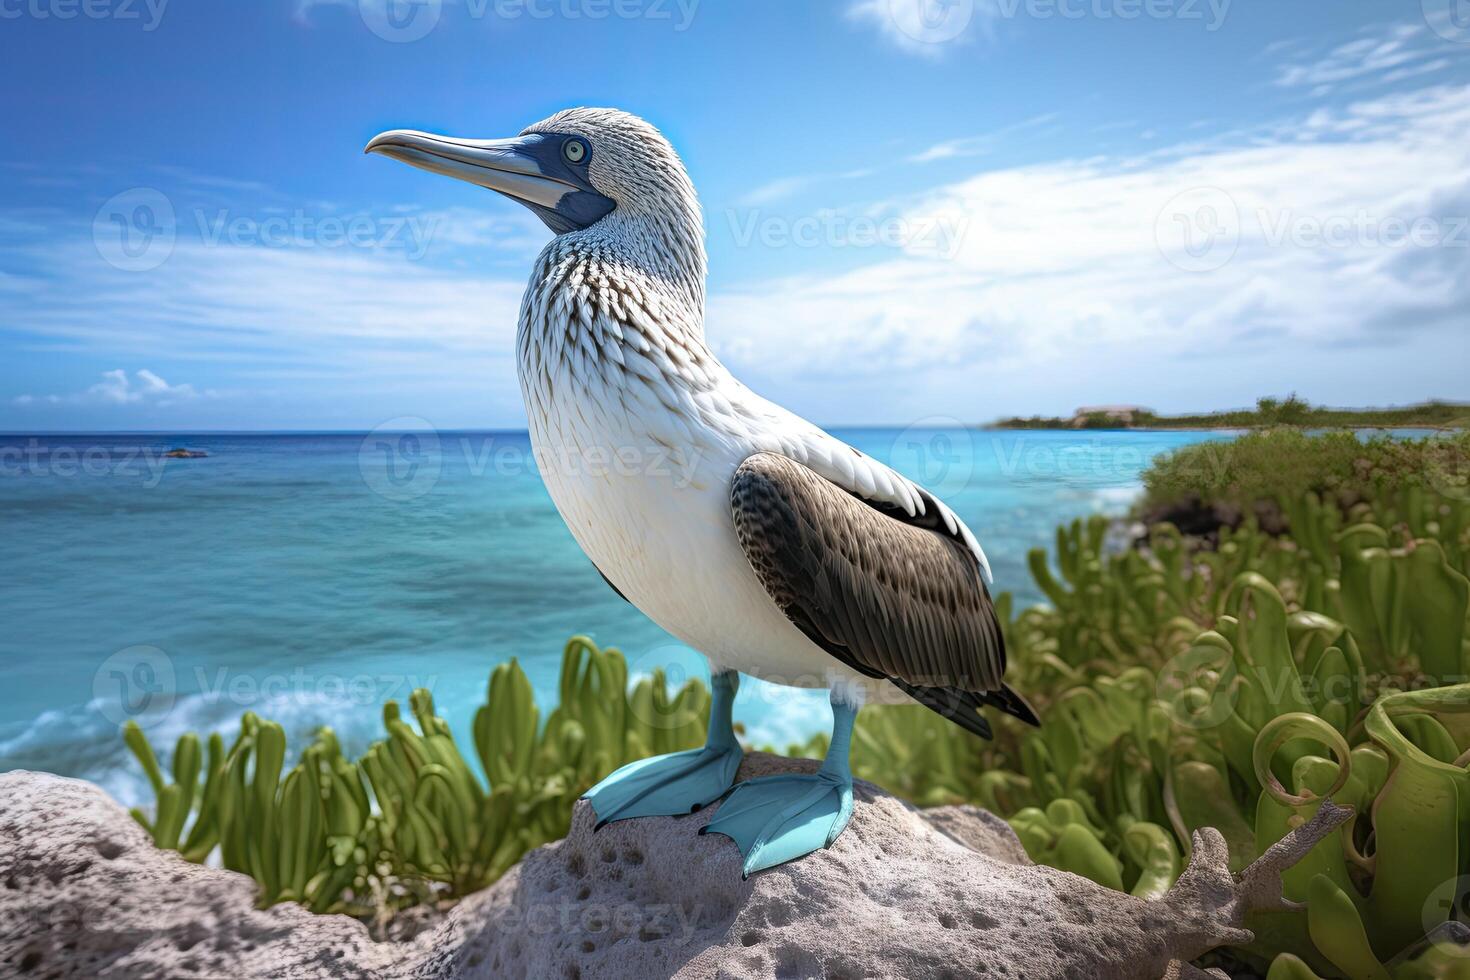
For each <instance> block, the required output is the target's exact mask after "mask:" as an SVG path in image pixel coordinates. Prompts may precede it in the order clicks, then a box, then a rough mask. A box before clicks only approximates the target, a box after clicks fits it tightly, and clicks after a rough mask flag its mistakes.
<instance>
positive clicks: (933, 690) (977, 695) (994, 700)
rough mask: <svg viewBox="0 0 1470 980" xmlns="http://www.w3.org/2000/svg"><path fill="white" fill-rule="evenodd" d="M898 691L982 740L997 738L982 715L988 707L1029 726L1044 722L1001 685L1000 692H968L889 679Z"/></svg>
mask: <svg viewBox="0 0 1470 980" xmlns="http://www.w3.org/2000/svg"><path fill="white" fill-rule="evenodd" d="M889 680H891V681H892V682H893V683H894V684H896V685H897V686H898V688H899V689H900V690H901V691H903V693H905V694H907V695H908V696H909V697H911V698H913V699H914V700H915V701H917V702H919V703H920V704H922V705H923V706H924V707H926V708H928V709H929V710H930V711H933V712H935V713H936V714H940V715H943V716H944V717H945V718H948V719H949V720H950V721H952V722H954V723H955V724H956V725H959V726H960V727H961V728H963V729H964V730H965V731H967V732H971V733H972V734H975V735H979V736H980V737H981V738H983V739H991V738H994V737H995V734H994V732H993V731H992V730H991V728H990V722H989V720H987V719H986V717H985V715H984V713H982V712H981V710H980V708H981V707H982V706H989V707H992V708H995V709H997V710H999V711H1003V712H1005V713H1006V714H1008V715H1012V716H1013V717H1016V718H1019V719H1021V720H1022V721H1024V722H1025V723H1026V724H1028V725H1035V726H1037V727H1040V726H1041V720H1040V719H1039V718H1037V717H1036V712H1035V711H1034V710H1032V708H1031V705H1029V704H1027V703H1026V699H1025V698H1023V697H1021V695H1019V694H1017V693H1016V692H1015V691H1013V690H1011V689H1010V688H1009V687H1007V686H1006V685H1004V684H1002V685H1001V686H1000V690H998V691H980V692H977V691H965V690H962V689H960V688H957V687H923V686H921V685H918V684H909V683H907V682H906V681H903V680H900V679H899V678H896V677H891V678H889Z"/></svg>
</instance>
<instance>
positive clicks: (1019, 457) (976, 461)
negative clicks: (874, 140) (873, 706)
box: [0, 427, 1232, 803]
mask: <svg viewBox="0 0 1470 980" xmlns="http://www.w3.org/2000/svg"><path fill="white" fill-rule="evenodd" d="M833 431H834V432H835V434H837V435H838V436H840V437H841V438H843V439H845V440H846V441H848V442H849V443H851V444H852V445H854V446H856V447H857V448H859V449H861V450H862V451H863V452H865V453H868V454H870V455H872V456H874V457H876V458H879V459H882V460H884V461H886V462H888V463H890V464H891V465H893V466H895V467H896V468H897V469H899V470H900V471H902V472H904V473H905V474H907V475H908V476H910V477H912V478H913V479H915V480H918V481H919V482H921V483H923V484H925V485H926V486H928V487H930V488H931V489H932V490H934V491H935V492H936V493H937V494H938V495H939V496H941V497H942V498H944V499H945V500H946V501H947V502H948V503H949V504H950V505H951V506H952V507H954V509H955V510H956V511H958V512H959V514H960V515H961V516H962V517H963V518H964V520H965V521H966V522H967V523H968V524H969V525H970V527H971V528H972V529H973V530H974V531H975V533H976V534H977V536H978V537H979V538H980V541H981V543H982V544H983V545H984V547H985V549H986V552H987V554H988V555H989V557H990V560H991V565H992V567H993V569H994V573H995V586H994V588H995V590H996V591H1011V592H1014V593H1015V594H1016V597H1017V599H1018V601H1019V602H1020V603H1023V604H1025V603H1032V602H1039V601H1040V596H1039V594H1038V593H1037V592H1036V590H1035V587H1034V585H1033V583H1032V581H1031V577H1030V574H1029V573H1028V572H1027V569H1026V553H1027V551H1028V550H1029V549H1031V548H1034V547H1038V546H1047V545H1049V544H1050V543H1051V541H1052V540H1053V533H1054V530H1055V528H1056V526H1057V525H1058V524H1060V523H1063V522H1065V521H1068V520H1071V519H1072V518H1074V517H1078V516H1082V515H1087V514H1094V513H1097V514H1106V515H1121V514H1123V513H1125V512H1126V510H1127V508H1128V506H1129V503H1130V502H1131V501H1132V499H1133V498H1134V496H1135V495H1136V494H1137V492H1138V491H1139V489H1140V484H1139V474H1140V472H1141V471H1142V470H1143V469H1144V467H1145V466H1146V465H1147V463H1148V461H1149V460H1150V459H1151V458H1153V457H1154V456H1155V455H1157V454H1158V453H1161V452H1165V451H1168V450H1170V449H1173V448H1175V447H1178V446H1181V445H1186V444H1189V443H1194V442H1199V441H1202V440H1209V439H1228V438H1231V437H1232V434H1231V433H1224V432H1122V431H1061V432H1059V431H1036V432H1031V431H1025V432H1021V431H1005V432H1001V431H988V430H975V429H960V428H932V429H931V428H922V427H916V428H908V429H902V430H900V429H856V428H853V429H835V430H833ZM176 447H184V448H188V449H193V450H198V451H202V452H204V453H207V454H208V455H207V456H206V457H204V458H196V459H170V458H166V457H165V456H164V454H165V453H166V452H167V451H169V450H171V449H173V448H176ZM0 529H3V532H4V539H5V553H6V561H5V565H4V570H3V572H0V623H3V628H0V670H3V681H0V770H6V769H14V768H29V769H42V770H48V771H52V772H57V773H62V774H65V775H75V776H85V777H87V778H90V779H93V780H96V781H98V782H100V783H101V784H102V785H103V786H104V787H106V788H107V789H108V790H109V791H110V792H112V793H113V794H114V795H115V796H117V797H118V798H119V799H121V800H122V801H124V802H126V803H134V802H138V801H139V800H142V799H144V798H146V796H147V793H146V786H145V783H144V781H143V779H142V776H141V773H140V772H139V771H138V769H137V767H136V765H135V764H134V763H133V761H132V759H131V757H130V756H129V755H128V754H127V753H126V751H125V750H124V748H123V746H122V742H121V739H120V737H119V726H120V724H121V723H122V722H123V721H125V720H127V719H128V718H133V719H135V720H137V721H139V722H140V723H141V724H144V725H145V727H146V728H147V730H148V732H149V735H150V737H151V738H152V739H153V741H154V744H155V746H157V747H159V748H160V749H162V750H165V751H166V750H167V749H168V748H169V747H171V746H172V743H173V740H174V739H175V738H176V737H177V736H178V735H179V734H180V733H181V732H184V731H189V730H193V731H200V732H205V731H212V730H219V731H222V732H226V733H231V732H233V730H234V729H235V726H236V723H237V719H238V718H239V716H240V714H241V713H242V712H243V711H246V710H253V711H255V712H257V713H259V714H261V715H263V716H265V717H271V718H274V719H276V720H278V721H280V722H281V723H282V724H284V725H285V726H286V729H287V732H288V735H289V736H290V738H291V740H292V741H291V745H292V749H293V752H294V750H295V749H296V748H299V747H300V746H302V745H304V744H305V742H306V741H307V740H308V739H309V737H310V733H311V732H312V730H313V729H314V728H315V727H316V726H319V725H322V724H330V725H331V726H333V727H334V728H335V729H336V731H337V732H338V734H339V735H340V736H341V737H342V739H343V741H344V744H345V745H346V747H347V749H348V750H349V751H351V752H353V753H356V752H358V751H360V750H361V749H362V748H363V747H364V746H365V745H366V744H367V743H368V741H370V740H371V739H372V738H375V737H377V736H378V735H379V733H380V732H381V723H380V720H379V717H380V712H379V709H380V706H381V704H382V702H383V701H384V700H387V699H389V698H397V699H399V700H405V699H406V698H407V695H408V693H409V691H410V690H412V689H413V688H414V687H427V688H429V689H430V690H431V692H432V693H433V695H434V698H435V701H436V704H437V707H438V711H439V713H440V714H441V715H443V716H444V717H446V718H447V719H448V720H449V721H450V723H451V725H452V726H453V728H454V729H455V731H456V734H457V737H459V738H460V739H461V740H462V743H463V740H465V739H466V735H467V729H468V726H469V722H470V718H471V716H472V714H473V711H474V707H475V706H476V705H478V704H479V703H481V701H482V700H483V698H484V696H485V695H484V692H485V685H486V681H487V679H488V677H489V674H490V670H491V668H492V667H493V666H494V665H495V664H497V663H499V662H501V661H503V660H507V659H509V658H511V657H517V658H519V660H520V663H521V664H522V665H523V666H524V667H525V669H526V671H527V673H528V674H529V676H530V677H531V680H532V682H533V684H534V685H535V688H536V691H537V697H538V699H539V700H540V701H541V703H542V705H543V710H546V709H547V708H549V707H550V706H551V705H552V704H553V703H554V700H555V685H556V677H557V671H558V667H559V664H560V659H561V650H562V646H563V644H564V643H565V641H566V639H567V638H568V637H569V636H571V635H573V634H575V633H586V634H588V635H590V636H591V637H592V638H593V639H594V640H596V641H597V642H598V643H599V644H603V645H612V646H617V647H619V648H620V649H622V650H623V651H624V653H625V654H626V655H627V657H628V659H629V663H630V668H631V669H632V670H633V671H634V672H647V671H649V670H651V669H653V667H655V666H662V667H664V668H665V669H666V670H668V671H669V673H670V675H671V676H672V677H673V678H674V679H675V680H681V679H682V678H683V677H685V676H703V675H704V669H705V668H704V662H703V659H702V658H701V657H699V656H698V655H697V654H695V653H693V652H692V651H690V650H689V649H688V648H685V647H683V646H682V645H680V644H679V643H678V642H677V641H675V640H674V639H673V638H672V637H670V636H669V635H668V634H666V633H664V632H663V631H662V630H660V629H659V628H658V627H656V626H655V625H653V624H652V623H651V622H649V621H648V620H647V619H645V618H644V617H643V616H642V615H641V614H640V613H639V612H638V611H637V610H636V609H634V608H633V607H632V606H630V605H628V604H627V603H625V602H624V601H623V600H621V599H620V598H618V596H617V595H616V594H614V593H613V591H612V590H611V589H609V588H608V587H607V585H606V584H604V582H603V581H602V579H601V578H600V577H599V576H598V574H597V572H596V571H595V570H594V569H593V567H592V565H591V564H590V563H589V562H588V560H587V559H586V558H585V557H584V556H583V555H582V553H581V551H580V550H579V549H578V547H577V545H576V543H575V542H574V541H573V540H572V537H571V535H570V534H569V533H568V531H567V530H566V528H565V527H564V526H563V524H562V522H561V519H560V517H559V516H558V515H557V513H556V511H555V509H554V508H553V506H552V504H551V500H550V498H549V497H548V496H547V494H546V491H545V489H544V487H543V486H542V484H541V480H540V479H539V477H538V476H537V473H536V469H535V465H534V460H533V459H532V456H531V453H530V445H529V442H528V441H527V438H526V435H525V433H524V432H430V431H423V432H401V431H395V432H383V431H375V432H372V433H319V434H302V433H291V434H218V433H214V434H210V433H200V434H191V433H161V434H160V433H151V434H137V435H129V434H107V435H76V434H68V435H36V436H30V435H3V436H0ZM736 712H737V718H738V720H740V721H742V722H743V723H744V724H745V726H746V730H747V734H748V737H749V738H750V739H751V740H752V741H754V742H757V743H774V744H778V745H784V744H786V743H787V742H788V741H791V740H795V739H798V738H805V737H806V736H807V735H809V734H811V733H812V732H814V731H817V730H819V729H821V728H822V727H823V726H825V725H826V724H828V722H829V719H830V714H829V712H828V709H827V706H826V702H825V697H824V695H821V694H814V693H811V692H794V691H789V690H786V689H774V688H765V687H764V686H763V685H759V684H753V683H750V682H747V683H746V684H745V685H743V686H742V689H741V700H740V702H739V703H738V704H737V708H736ZM466 752H467V754H468V753H469V750H468V748H466Z"/></svg>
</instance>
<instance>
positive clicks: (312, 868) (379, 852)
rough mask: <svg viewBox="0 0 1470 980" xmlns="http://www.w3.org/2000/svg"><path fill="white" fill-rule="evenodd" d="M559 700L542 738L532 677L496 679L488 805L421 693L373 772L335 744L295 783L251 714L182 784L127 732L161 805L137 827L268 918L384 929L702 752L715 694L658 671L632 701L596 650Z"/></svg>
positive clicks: (182, 769) (575, 664) (182, 752)
mask: <svg viewBox="0 0 1470 980" xmlns="http://www.w3.org/2000/svg"><path fill="white" fill-rule="evenodd" d="M560 695H561V698H560V703H559V705H558V707H557V708H556V709H555V710H554V711H552V713H551V715H550V717H548V718H547V719H546V723H545V724H544V725H543V724H541V722H540V718H539V712H538V709H537V708H536V704H535V702H534V700H533V697H532V691H531V683H530V681H529V680H527V679H526V675H525V673H524V672H523V671H522V670H521V668H520V665H519V664H517V663H516V662H515V661H514V660H512V661H511V662H510V663H508V664H501V665H500V666H498V667H496V668H495V671H494V672H493V673H492V674H491V676H490V686H489V691H488V698H487V701H486V703H485V704H484V705H483V706H481V707H480V709H479V710H478V711H477V712H476V713H475V720H474V742H475V745H474V749H475V753H476V755H477V756H478V758H479V761H480V766H481V768H482V770H483V771H484V772H485V773H486V774H487V775H488V776H489V779H490V788H489V789H486V788H485V787H484V786H483V785H481V783H480V781H479V779H478V778H477V777H476V776H475V774H474V772H473V771H472V770H471V768H470V765H469V763H468V762H467V761H466V760H465V758H464V756H463V755H461V753H460V750H459V747H458V746H457V745H456V744H455V742H454V738H453V737H452V736H451V735H450V732H449V726H448V725H447V724H446V723H445V721H444V719H442V718H439V717H436V716H435V714H434V703H433V701H432V699H431V698H430V697H429V693H428V692H427V691H423V690H419V691H415V692H414V693H413V695H412V696H411V697H410V698H409V703H410V707H411V711H412V714H413V716H414V719H415V720H416V721H417V722H418V729H417V730H415V729H414V727H413V726H412V725H411V724H410V723H409V722H408V721H407V720H405V719H404V718H403V717H402V715H401V713H400V711H399V706H398V704H397V703H396V702H393V701H390V702H388V703H387V704H386V705H384V707H383V727H384V728H385V729H386V731H387V737H386V738H385V739H383V740H382V741H378V742H374V743H373V744H372V745H371V747H369V749H368V750H367V752H365V753H364V754H363V756H362V757H361V758H359V759H358V760H356V761H355V762H354V761H351V760H349V759H347V758H345V757H344V756H343V754H342V752H341V749H340V747H339V746H338V743H337V738H336V736H335V735H334V734H333V733H332V731H331V729H325V728H324V729H322V730H321V731H319V732H318V734H317V736H316V740H315V741H314V742H313V743H312V744H311V745H309V746H307V748H306V749H305V751H303V752H302V753H301V760H300V762H298V763H297V765H296V766H295V767H294V768H292V769H290V770H289V771H286V772H284V773H283V772H282V770H283V766H284V763H285V757H286V735H285V732H284V731H283V730H282V729H281V726H280V725H278V724H276V723H275V722H271V721H265V720H262V719H260V718H258V717H256V715H255V714H254V713H252V712H247V713H246V714H245V716H244V717H243V718H242V719H241V722H240V734H239V737H238V738H237V739H236V740H235V742H234V744H233V745H232V746H231V747H230V748H229V749H228V750H226V749H225V746H224V742H223V740H222V739H221V738H220V736H219V735H218V734H215V735H211V736H210V738H209V758H208V763H207V765H203V764H201V760H200V746H199V739H198V737H197V736H195V735H193V734H186V735H184V736H182V737H181V738H180V739H179V741H178V744H177V745H176V746H175V747H174V754H173V764H172V779H171V780H165V778H164V775H163V771H162V769H161V768H160V766H159V764H158V762H157V759H156V757H155V756H154V753H153V749H152V747H151V746H150V745H149V743H148V739H147V736H145V735H144V733H143V731H142V729H140V728H138V727H137V726H136V725H134V724H132V723H129V725H128V726H127V728H126V730H125V732H124V738H125V739H126V740H127V744H128V746H129V748H131V749H132V751H133V753H134V755H135V756H136V757H137V758H138V761H139V762H140V763H141V764H142V766H143V771H144V772H145V773H147V775H148V779H149V781H150V782H151V783H152V784H153V790H154V792H155V793H156V794H157V805H156V806H155V808H154V810H155V812H154V815H153V816H152V817H151V818H150V817H149V816H148V815H147V814H145V813H143V812H142V811H140V810H134V811H133V817H134V819H136V820H137V821H138V822H139V823H140V824H142V825H143V827H144V828H145V829H147V830H148V832H149V833H150V834H152V835H153V842H154V843H155V844H157V845H158V846H159V847H169V848H176V849H178V850H180V851H181V852H182V853H183V855H184V857H186V858H187V859H189V860H190V861H203V860H204V859H205V858H206V857H208V856H209V854H210V853H211V852H212V851H213V850H214V849H215V848H216V847H218V848H219V851H220V855H221V858H222V862H223V864H224V866H225V867H226V868H229V869H231V870H232V871H239V872H243V873H244V874H248V875H250V876H251V877H252V878H254V879H255V880H256V881H257V882H259V883H260V901H261V904H262V905H263V906H264V905H271V904H274V903H275V902H283V901H298V902H301V903H302V904H304V905H306V906H307V907H309V908H311V909H312V910H314V911H317V912H348V913H351V914H354V915H358V916H360V917H369V916H376V917H379V918H381V917H382V916H383V915H385V914H386V913H390V912H392V911H394V910H396V909H399V908H402V907H404V906H407V905H412V904H416V903H418V902H421V901H433V900H437V899H443V898H457V897H459V896H461V895H466V894H468V893H470V892H472V891H476V890H478V889H480V888H483V887H485V886H486V885H488V884H490V883H491V882H493V881H494V880H495V879H497V878H499V877H500V876H501V875H502V874H504V873H505V872H506V870H507V869H509V868H510V867H511V865H513V864H515V862H516V861H518V860H519V859H520V857H521V855H523V854H525V853H526V852H527V851H529V850H531V849H532V848H534V847H539V846H540V845H542V844H544V843H546V842H548V841H553V840H559V839H560V838H562V837H564V836H566V832H567V828H568V825H569V823H570V821H571V814H572V804H573V803H575V802H576V800H577V798H578V797H579V796H581V795H582V793H584V792H585V791H586V790H587V789H588V788H589V787H590V786H592V785H593V784H594V783H595V782H597V781H598V780H599V779H601V778H602V777H603V776H605V775H607V774H608V773H610V772H612V771H613V770H614V769H616V768H617V767H619V766H621V765H624V764H625V763H628V762H632V761H634V760H635V759H641V758H644V757H645V756H649V755H656V754H659V753H664V752H674V751H677V750H679V749H687V748H694V747H696V746H699V745H702V744H704V730H705V724H706V721H707V719H708V717H709V694H708V692H707V691H706V689H705V687H704V685H702V684H700V683H699V682H697V681H690V682H688V683H686V684H685V685H684V686H683V687H682V688H680V689H679V691H678V692H677V693H676V694H675V695H673V696H672V697H670V696H669V695H668V692H667V685H666V684H665V682H664V677H663V674H662V673H661V672H658V671H655V672H654V674H653V675H652V676H651V677H645V678H643V679H641V680H639V681H638V682H637V683H636V684H635V685H634V686H633V687H632V689H631V690H630V689H629V687H628V671H627V665H626V664H625V663H624V660H623V657H622V655H621V654H620V653H618V652H617V651H616V650H599V649H598V648H597V647H596V646H595V645H594V644H593V643H592V642H591V641H590V640H588V639H586V638H585V637H574V638H572V640H571V641H569V642H568V643H567V645H566V649H565V650H564V651H563V654H562V667H561V684H560ZM201 770H202V772H201ZM201 776H202V779H203V785H202V787H201V785H200V781H201ZM191 813H192V814H193V820H192V823H190V822H189V817H190V815H191ZM186 823H188V824H189V826H188V828H187V831H186V828H185V824H186Z"/></svg>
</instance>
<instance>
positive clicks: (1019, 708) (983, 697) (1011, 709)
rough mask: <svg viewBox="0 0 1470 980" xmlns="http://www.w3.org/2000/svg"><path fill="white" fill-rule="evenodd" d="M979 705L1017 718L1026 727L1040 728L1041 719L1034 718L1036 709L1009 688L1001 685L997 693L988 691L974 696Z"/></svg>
mask: <svg viewBox="0 0 1470 980" xmlns="http://www.w3.org/2000/svg"><path fill="white" fill-rule="evenodd" d="M976 697H978V698H979V699H980V703H981V704H988V705H990V706H991V707H992V708H995V709H996V710H997V711H1004V712H1005V713H1006V714H1008V715H1010V716H1011V717H1013V718H1019V719H1021V720H1022V721H1024V722H1025V723H1026V724H1028V725H1032V726H1034V727H1036V728H1040V727H1041V719H1040V718H1038V717H1037V716H1036V709H1035V708H1033V707H1031V705H1030V703H1029V702H1028V701H1027V700H1026V699H1025V698H1023V697H1021V695H1019V694H1017V693H1016V692H1015V691H1013V690H1011V689H1010V687H1009V686H1007V685H1005V684H1002V685H1001V686H1000V690H999V691H988V692H986V693H985V694H979V695H976Z"/></svg>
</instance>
